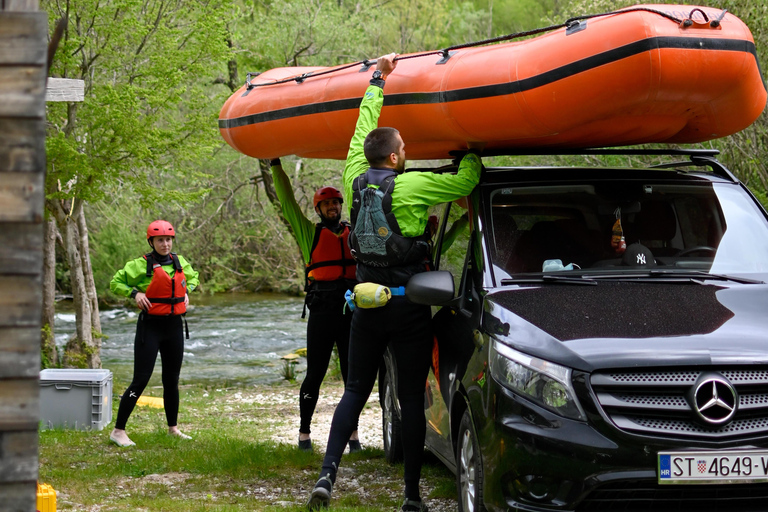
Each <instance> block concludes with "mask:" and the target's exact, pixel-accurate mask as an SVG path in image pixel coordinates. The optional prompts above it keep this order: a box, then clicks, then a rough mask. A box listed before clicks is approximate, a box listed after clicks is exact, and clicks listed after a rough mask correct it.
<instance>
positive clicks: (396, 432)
mask: <svg viewBox="0 0 768 512" xmlns="http://www.w3.org/2000/svg"><path fill="white" fill-rule="evenodd" d="M380 389H381V390H382V393H383V398H382V400H381V408H382V409H381V434H382V438H383V439H384V456H385V457H386V459H387V462H389V463H390V464H394V463H397V462H401V461H402V460H403V438H402V435H403V433H402V426H401V423H400V416H399V415H398V412H397V406H396V404H395V400H397V396H396V394H395V387H394V385H393V383H392V372H391V371H387V372H386V373H385V374H384V384H383V385H382V386H381V388H380Z"/></svg>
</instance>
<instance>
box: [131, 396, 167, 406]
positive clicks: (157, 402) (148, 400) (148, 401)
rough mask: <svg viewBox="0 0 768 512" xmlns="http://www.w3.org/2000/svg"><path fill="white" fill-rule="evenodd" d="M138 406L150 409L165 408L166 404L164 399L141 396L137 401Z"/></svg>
mask: <svg viewBox="0 0 768 512" xmlns="http://www.w3.org/2000/svg"><path fill="white" fill-rule="evenodd" d="M136 405H146V406H148V407H158V408H163V407H164V406H165V403H164V402H163V399H162V398H160V397H159V396H144V395H141V396H140V397H139V399H138V400H137V401H136Z"/></svg>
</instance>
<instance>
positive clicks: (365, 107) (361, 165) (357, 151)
mask: <svg viewBox="0 0 768 512" xmlns="http://www.w3.org/2000/svg"><path fill="white" fill-rule="evenodd" d="M383 105H384V90H383V89H382V88H381V87H378V86H376V85H369V86H368V88H367V89H366V90H365V94H364V95H363V99H362V101H361V102H360V114H359V115H358V118H357V124H356V125H355V134H354V135H353V136H352V141H351V142H350V143H349V152H348V153H347V163H346V165H345V166H344V172H343V173H342V175H341V181H342V183H343V185H344V197H346V198H349V200H348V201H346V204H347V214H349V211H350V210H351V208H352V183H353V182H354V181H355V178H357V177H358V176H360V175H361V174H363V173H364V172H365V171H367V170H368V160H366V158H365V153H364V152H363V142H365V137H367V136H368V134H369V133H370V132H371V130H373V129H375V128H376V127H377V126H378V124H379V115H380V114H381V107H382V106H383Z"/></svg>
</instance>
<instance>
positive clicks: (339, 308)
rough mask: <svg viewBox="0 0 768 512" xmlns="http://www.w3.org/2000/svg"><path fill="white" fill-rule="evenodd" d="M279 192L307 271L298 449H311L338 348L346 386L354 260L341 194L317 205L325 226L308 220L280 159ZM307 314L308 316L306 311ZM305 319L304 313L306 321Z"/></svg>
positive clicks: (330, 190) (332, 191)
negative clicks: (349, 294) (324, 384)
mask: <svg viewBox="0 0 768 512" xmlns="http://www.w3.org/2000/svg"><path fill="white" fill-rule="evenodd" d="M271 167H272V177H273V179H274V184H275V191H276V192H277V197H278V199H280V206H281V208H282V211H283V215H284V216H285V218H286V220H287V221H288V223H289V224H290V225H291V227H292V228H293V233H294V235H295V237H296V242H297V243H298V244H299V248H300V249H301V255H302V257H303V259H304V263H305V265H306V267H305V272H304V274H305V288H304V290H305V291H306V292H307V296H306V299H305V305H306V307H307V308H309V320H308V322H307V373H306V375H305V377H304V381H303V382H302V384H301V389H300V390H299V413H300V416H301V422H300V424H299V448H300V449H302V450H312V440H311V438H310V423H311V422H312V415H313V414H314V412H315V406H316V405H317V398H318V394H319V393H320V385H321V384H322V382H323V378H325V373H326V371H327V370H328V363H329V361H330V359H331V353H332V352H333V345H334V344H335V345H336V347H337V349H338V352H339V363H340V365H341V376H342V378H343V379H344V383H345V384H346V382H347V354H348V348H349V326H350V323H351V321H352V312H351V311H349V309H348V308H345V307H344V304H345V301H344V293H345V292H346V291H347V290H351V289H352V288H354V286H355V284H356V283H357V282H356V281H355V271H356V268H357V267H356V265H355V260H354V259H353V258H352V254H351V253H350V251H349V245H348V244H347V238H348V236H349V224H348V223H347V222H345V221H342V220H341V205H342V203H343V200H342V197H341V192H339V190H338V189H336V188H334V187H321V188H319V189H317V191H316V192H315V195H314V198H313V201H312V204H313V205H314V207H315V212H316V213H317V214H318V215H319V216H320V222H318V223H315V222H313V221H312V220H310V219H308V218H307V217H306V216H305V215H304V213H303V212H302V210H301V207H300V206H299V205H298V203H297V202H296V198H295V197H294V195H293V189H292V188H291V182H290V180H289V179H288V176H287V175H286V174H285V172H284V171H283V167H282V165H281V164H280V160H279V159H274V160H272V162H271ZM304 313H306V311H305V312H304ZM304 316H305V315H304V314H302V318H303V317H304ZM360 448H361V447H360V441H359V439H358V436H357V429H355V431H354V432H353V433H352V435H351V436H350V438H349V450H350V451H351V452H353V451H357V450H359V449H360Z"/></svg>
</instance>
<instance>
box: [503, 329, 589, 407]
mask: <svg viewBox="0 0 768 512" xmlns="http://www.w3.org/2000/svg"><path fill="white" fill-rule="evenodd" d="M490 366H491V375H492V376H493V378H494V379H495V380H496V382H498V383H499V384H501V385H502V386H504V387H505V388H508V389H510V390H512V391H514V392H515V393H517V394H519V395H522V396H523V397H525V398H527V399H529V400H531V401H533V402H535V403H536V404H538V405H540V406H541V407H544V408H545V409H547V410H550V411H552V412H554V413H555V414H559V415H560V416H565V417H566V418H571V419H574V420H580V421H586V415H585V414H584V411H583V410H582V408H581V405H580V404H579V402H578V400H576V393H575V392H574V390H573V386H571V369H570V368H566V367H565V366H560V365H559V364H555V363H552V362H549V361H545V360H544V359H539V358H537V357H532V356H529V355H526V354H523V353H522V352H518V351H517V350H515V349H513V348H510V347H508V346H506V345H503V344H502V343H499V342H498V341H496V340H493V341H492V343H491V348H490Z"/></svg>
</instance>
